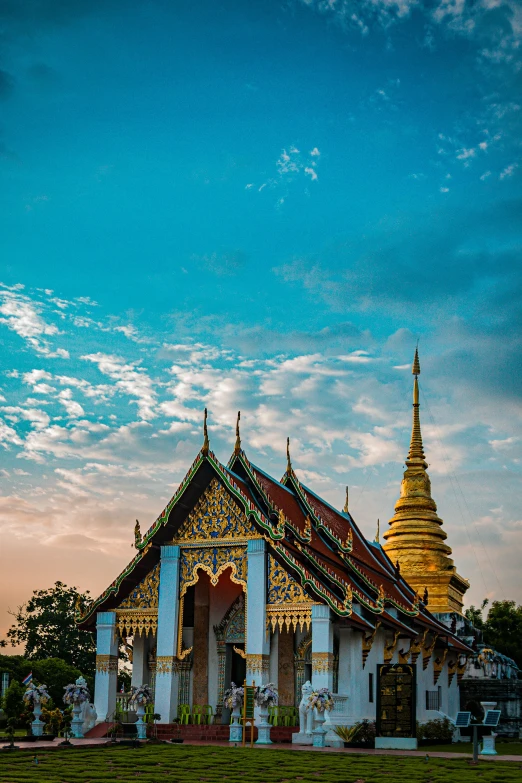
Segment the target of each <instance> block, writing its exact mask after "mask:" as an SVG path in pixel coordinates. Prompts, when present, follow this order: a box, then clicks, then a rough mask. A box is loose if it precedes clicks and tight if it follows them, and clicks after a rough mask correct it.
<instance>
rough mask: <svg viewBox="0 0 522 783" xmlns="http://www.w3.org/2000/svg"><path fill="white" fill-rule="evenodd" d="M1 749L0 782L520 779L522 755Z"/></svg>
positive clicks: (471, 782) (463, 782)
mask: <svg viewBox="0 0 522 783" xmlns="http://www.w3.org/2000/svg"><path fill="white" fill-rule="evenodd" d="M33 758H34V753H29V752H22V751H18V752H16V751H13V752H11V753H7V752H5V753H0V781H1V783H29V781H31V782H32V781H38V782H39V783H114V781H122V783H136V781H139V783H178V782H181V781H183V783H185V781H187V783H240V782H241V783H294V781H296V782H297V781H299V783H317V781H318V780H320V781H324V783H443V781H448V783H450V782H451V783H455V781H458V783H475V781H476V783H520V781H521V779H522V772H521V770H522V763H521V764H518V762H511V763H509V762H499V761H496V762H481V763H479V765H478V766H476V767H474V766H471V764H470V761H469V760H468V759H462V760H461V759H455V760H447V759H434V758H431V759H429V760H428V761H427V762H426V761H425V760H424V759H423V758H411V757H409V758H408V757H405V756H403V757H400V756H365V755H355V754H353V755H352V754H339V753H320V752H315V753H308V752H306V751H290V750H261V749H258V748H254V749H252V750H251V749H249V748H246V749H242V748H223V747H212V746H199V747H197V746H190V745H149V746H144V747H141V748H137V749H134V748H113V747H105V746H100V747H99V748H91V749H88V748H86V749H81V748H73V749H68V750H60V751H45V752H41V753H38V759H39V762H40V763H39V764H38V766H36V765H34V764H33Z"/></svg>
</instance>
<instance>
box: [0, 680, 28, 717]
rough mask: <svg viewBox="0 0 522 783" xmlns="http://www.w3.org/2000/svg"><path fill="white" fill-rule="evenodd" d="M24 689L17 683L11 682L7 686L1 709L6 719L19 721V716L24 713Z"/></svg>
mask: <svg viewBox="0 0 522 783" xmlns="http://www.w3.org/2000/svg"><path fill="white" fill-rule="evenodd" d="M24 692H25V691H24V688H23V687H22V686H21V685H20V683H19V682H16V680H13V682H12V683H11V684H10V685H9V687H8V689H7V691H6V692H5V696H4V698H3V699H2V709H3V710H4V712H5V714H6V715H7V717H8V718H12V719H14V720H16V721H19V720H20V716H21V715H22V714H23V713H24V711H25V709H26V707H25V704H24Z"/></svg>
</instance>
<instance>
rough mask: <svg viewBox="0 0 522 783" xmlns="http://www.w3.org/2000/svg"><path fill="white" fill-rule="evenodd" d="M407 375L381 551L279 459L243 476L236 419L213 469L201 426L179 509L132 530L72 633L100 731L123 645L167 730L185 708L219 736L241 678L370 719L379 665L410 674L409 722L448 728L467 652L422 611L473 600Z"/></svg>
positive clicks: (348, 716) (293, 701)
mask: <svg viewBox="0 0 522 783" xmlns="http://www.w3.org/2000/svg"><path fill="white" fill-rule="evenodd" d="M413 372H414V375H415V382H414V407H413V431H412V439H411V447H410V453H409V455H408V460H407V462H406V465H407V470H406V472H405V474H404V480H403V484H402V492H401V499H400V500H399V501H398V503H397V507H396V513H395V516H394V517H393V519H392V520H391V525H390V530H389V531H388V532H387V534H386V538H387V542H386V544H385V546H384V547H382V546H381V544H380V543H379V542H378V541H374V542H369V541H367V540H366V538H365V537H364V536H363V534H362V533H361V531H360V530H359V528H358V527H357V525H356V523H355V521H354V519H353V517H352V515H351V513H350V511H349V508H348V502H347V503H346V505H345V507H344V509H343V510H342V511H339V510H337V509H335V508H333V507H332V506H331V505H330V504H329V503H327V502H326V501H324V500H322V499H321V498H320V497H319V496H318V495H317V494H316V493H315V492H313V491H312V490H311V489H309V488H308V487H306V486H304V485H303V484H302V483H301V481H300V480H299V479H298V477H297V475H296V473H295V472H294V469H293V466H292V462H291V459H290V451H289V448H288V449H287V451H288V461H287V468H286V471H285V473H284V475H283V477H282V478H281V480H280V481H277V480H276V479H274V478H272V477H270V476H269V475H267V474H266V473H265V472H264V471H263V470H261V469H260V468H259V467H257V466H256V465H254V464H252V463H251V462H250V460H249V459H248V457H247V455H246V453H245V451H244V450H243V449H242V446H241V439H240V431H239V416H238V424H237V428H236V444H235V448H234V451H233V454H232V456H231V458H230V460H229V462H228V463H227V464H226V465H225V464H223V463H221V462H220V461H219V460H218V459H217V457H216V456H215V455H214V454H213V452H212V451H211V449H210V445H209V439H208V432H207V423H206V412H205V423H204V442H203V446H202V448H201V451H200V452H199V454H198V455H197V457H196V459H195V461H194V463H193V464H192V466H191V467H190V469H189V471H188V473H187V475H186V476H185V478H184V479H183V481H182V482H181V484H180V485H179V487H178V489H177V491H176V493H175V494H174V497H173V498H172V499H171V500H170V502H169V503H168V504H167V506H166V507H165V509H164V510H163V511H162V512H161V514H160V515H159V517H158V518H157V519H156V521H155V522H154V523H153V525H152V526H151V527H150V528H149V530H147V532H146V533H145V534H144V535H143V537H141V534H140V531H139V529H138V528H137V529H136V550H137V551H136V554H135V556H134V557H133V559H132V560H131V562H130V563H129V564H128V565H127V567H126V568H125V569H124V571H123V572H122V573H121V574H120V575H119V576H118V577H117V578H116V579H115V580H114V582H113V583H112V584H111V585H110V586H109V587H108V588H107V589H106V590H105V591H104V592H103V594H102V595H101V596H100V597H99V598H97V599H96V600H95V601H93V602H92V604H91V605H90V606H89V607H88V608H87V609H86V610H85V612H84V614H83V616H81V617H78V622H79V624H80V627H81V628H84V629H87V630H92V631H96V633H97V657H96V680H95V706H96V711H97V713H98V720H99V721H104V720H106V719H107V720H109V719H111V717H112V716H113V714H114V711H115V705H116V678H117V667H118V650H119V647H120V645H121V643H122V641H123V642H125V641H126V640H127V639H129V638H130V637H132V647H133V670H132V681H133V684H134V685H141V684H145V683H147V684H151V685H152V686H153V688H154V693H155V705H154V711H155V712H156V713H158V714H160V715H161V719H160V722H161V723H165V724H168V723H172V721H173V720H174V719H175V718H176V716H177V715H178V708H179V706H180V705H182V704H183V705H185V704H188V705H209V706H210V707H211V708H212V712H213V714H214V715H215V716H217V719H218V720H219V719H220V718H221V719H222V720H223V722H227V723H228V714H227V713H224V711H223V707H222V705H223V694H224V691H225V689H226V688H228V687H229V684H230V682H232V681H234V682H236V683H242V682H243V680H244V679H245V678H246V680H247V681H249V682H252V681H255V682H256V684H261V683H266V682H273V683H275V684H276V686H277V688H278V691H279V702H280V704H281V705H290V706H291V705H298V704H299V702H300V699H301V689H302V686H303V684H304V683H305V682H306V681H308V680H311V682H312V685H313V687H314V688H321V687H327V688H329V689H330V691H332V692H333V693H334V698H335V708H334V711H333V713H332V714H331V715H330V716H329V719H330V722H331V723H332V724H338V725H340V724H345V725H351V724H353V723H354V722H356V721H358V720H361V719H362V718H369V719H375V710H376V699H377V695H376V685H377V666H378V664H384V663H401V664H408V663H414V664H416V671H417V689H416V710H417V719H418V720H425V719H427V718H430V717H438V716H439V713H438V712H437V711H438V710H441V711H442V712H444V713H446V714H449V715H455V713H456V712H457V710H458V708H459V686H458V682H459V679H460V677H461V676H462V675H463V673H464V670H465V667H466V655H467V654H468V653H469V647H468V646H467V645H466V644H465V642H464V641H462V640H461V639H459V638H458V637H457V636H456V635H455V633H454V632H453V631H452V630H451V628H450V627H448V626H447V625H445V624H444V623H443V622H441V620H440V619H439V618H437V617H436V616H435V615H434V614H432V612H431V611H429V610H430V609H433V610H434V611H435V612H446V611H448V610H451V611H452V612H460V611H461V609H462V596H463V594H464V591H465V590H466V589H467V586H468V585H467V582H466V581H465V580H463V579H462V578H461V577H459V576H458V574H457V573H456V571H455V568H454V567H453V563H452V561H451V560H450V559H449V557H448V556H449V554H450V553H451V550H450V549H449V547H448V546H447V545H446V544H444V538H445V534H444V532H443V531H442V529H441V525H442V522H441V520H440V519H439V518H438V517H437V514H436V506H435V503H434V501H433V500H432V498H431V493H430V481H429V478H428V474H427V472H426V468H427V465H426V462H425V459H424V453H423V448H422V439H421V433H420V422H419V402H418V383H417V376H418V372H419V365H418V356H416V359H415V364H414V367H413ZM397 560H399V564H400V568H399V567H397ZM426 587H427V588H428V597H427V604H428V605H427V606H426V604H425V600H423V594H424V590H425V588H426ZM424 599H426V596H424Z"/></svg>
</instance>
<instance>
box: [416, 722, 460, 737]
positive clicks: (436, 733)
mask: <svg viewBox="0 0 522 783" xmlns="http://www.w3.org/2000/svg"><path fill="white" fill-rule="evenodd" d="M417 739H425V740H443V741H444V742H451V741H452V740H453V724H452V723H451V721H450V720H448V718H435V720H428V721H426V723H417Z"/></svg>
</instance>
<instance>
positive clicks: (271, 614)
mask: <svg viewBox="0 0 522 783" xmlns="http://www.w3.org/2000/svg"><path fill="white" fill-rule="evenodd" d="M312 606H313V604H311V603H306V604H283V605H282V606H272V605H268V606H267V607H266V630H267V633H269V632H270V629H272V633H274V632H275V630H276V628H279V631H280V632H282V630H283V626H286V630H287V631H290V627H292V628H293V630H294V632H295V630H296V629H297V626H299V628H300V629H301V631H302V630H303V628H304V626H306V630H307V631H308V630H310V625H311V622H312Z"/></svg>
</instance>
